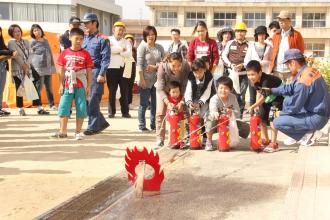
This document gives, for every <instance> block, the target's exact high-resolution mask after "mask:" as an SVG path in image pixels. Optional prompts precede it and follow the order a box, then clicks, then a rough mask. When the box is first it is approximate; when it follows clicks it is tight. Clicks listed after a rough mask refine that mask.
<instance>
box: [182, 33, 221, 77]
mask: <svg viewBox="0 0 330 220" xmlns="http://www.w3.org/2000/svg"><path fill="white" fill-rule="evenodd" d="M203 48H205V49H206V51H205V50H203ZM202 56H208V57H209V59H210V71H211V70H212V68H213V66H214V65H218V63H219V51H218V45H217V42H216V41H215V40H213V39H211V38H209V40H208V41H207V42H202V41H200V40H199V38H198V37H196V38H194V39H193V40H192V41H190V43H189V49H188V62H189V63H192V62H193V61H194V60H195V59H196V58H201V57H202Z"/></svg>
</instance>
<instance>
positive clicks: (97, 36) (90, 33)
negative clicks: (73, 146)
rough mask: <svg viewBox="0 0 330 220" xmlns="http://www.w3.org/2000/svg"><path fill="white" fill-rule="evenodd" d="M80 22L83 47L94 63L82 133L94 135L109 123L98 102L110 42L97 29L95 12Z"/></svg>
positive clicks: (107, 64) (101, 91)
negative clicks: (85, 124) (82, 25)
mask: <svg viewBox="0 0 330 220" xmlns="http://www.w3.org/2000/svg"><path fill="white" fill-rule="evenodd" d="M82 22H83V23H84V25H85V30H86V36H85V39H84V43H83V48H84V49H85V50H87V51H88V52H89V53H90V55H91V57H92V60H93V63H94V67H93V81H92V85H91V96H90V100H89V102H88V107H87V110H88V127H87V130H86V131H85V132H84V134H85V135H94V134H97V133H99V132H101V131H103V130H104V129H106V128H107V127H109V123H108V122H107V121H106V120H105V118H104V116H103V115H102V113H101V112H100V102H101V98H102V95H103V92H104V83H105V77H104V76H105V74H106V71H107V68H108V66H109V62H110V43H109V40H108V38H107V36H105V35H103V34H101V33H100V32H99V31H98V26H99V22H98V18H97V15H96V14H94V13H87V14H85V16H84V18H83V20H82Z"/></svg>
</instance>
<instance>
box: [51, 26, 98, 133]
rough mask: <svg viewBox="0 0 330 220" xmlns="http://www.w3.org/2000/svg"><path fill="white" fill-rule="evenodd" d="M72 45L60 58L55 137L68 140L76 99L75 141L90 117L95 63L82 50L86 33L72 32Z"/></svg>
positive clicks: (80, 31)
mask: <svg viewBox="0 0 330 220" xmlns="http://www.w3.org/2000/svg"><path fill="white" fill-rule="evenodd" d="M70 40H71V42H72V46H71V47H70V48H67V49H65V50H64V51H63V52H62V53H61V54H60V56H59V57H58V60H57V64H58V65H59V66H60V83H61V84H60V89H59V90H60V91H59V92H60V94H61V99H60V104H59V107H58V115H59V116H60V131H59V132H58V133H56V134H55V135H54V136H53V137H57V138H66V137H67V124H68V119H69V116H70V110H71V107H72V102H73V99H74V100H75V105H76V115H77V117H76V132H75V139H76V140H80V139H81V137H80V131H81V128H82V125H83V123H84V118H86V117H87V104H86V97H87V96H89V95H90V86H91V81H92V68H93V61H92V58H91V56H90V54H89V53H88V52H87V51H86V50H84V49H82V48H81V45H82V43H83V41H84V32H83V30H81V29H79V28H73V29H72V30H71V31H70Z"/></svg>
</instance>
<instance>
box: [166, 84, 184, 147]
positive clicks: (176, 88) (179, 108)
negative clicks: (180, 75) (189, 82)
mask: <svg viewBox="0 0 330 220" xmlns="http://www.w3.org/2000/svg"><path fill="white" fill-rule="evenodd" d="M180 88H181V84H180V83H179V82H177V81H171V82H170V83H169V89H170V91H169V96H168V97H167V99H168V101H169V103H168V104H167V114H166V115H167V120H169V118H170V115H171V114H177V115H178V117H179V124H180V131H181V133H180V138H183V135H184V131H185V128H184V108H183V106H184V105H183V103H184V100H183V96H182V95H181V89H180ZM179 142H180V141H179ZM181 144H182V141H181V143H178V144H177V145H173V146H172V145H170V146H169V147H170V148H172V149H175V148H179V147H180V145H181Z"/></svg>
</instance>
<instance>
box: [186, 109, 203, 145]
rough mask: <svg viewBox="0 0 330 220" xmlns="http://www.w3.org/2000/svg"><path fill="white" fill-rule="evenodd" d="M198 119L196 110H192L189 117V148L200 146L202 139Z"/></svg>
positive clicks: (199, 119) (199, 118)
mask: <svg viewBox="0 0 330 220" xmlns="http://www.w3.org/2000/svg"><path fill="white" fill-rule="evenodd" d="M200 121H201V117H200V116H199V113H198V112H197V111H195V112H193V113H192V114H191V116H190V118H189V131H190V137H189V143H190V149H192V150H197V149H200V148H201V147H202V140H201V131H200V129H199V128H200Z"/></svg>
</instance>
